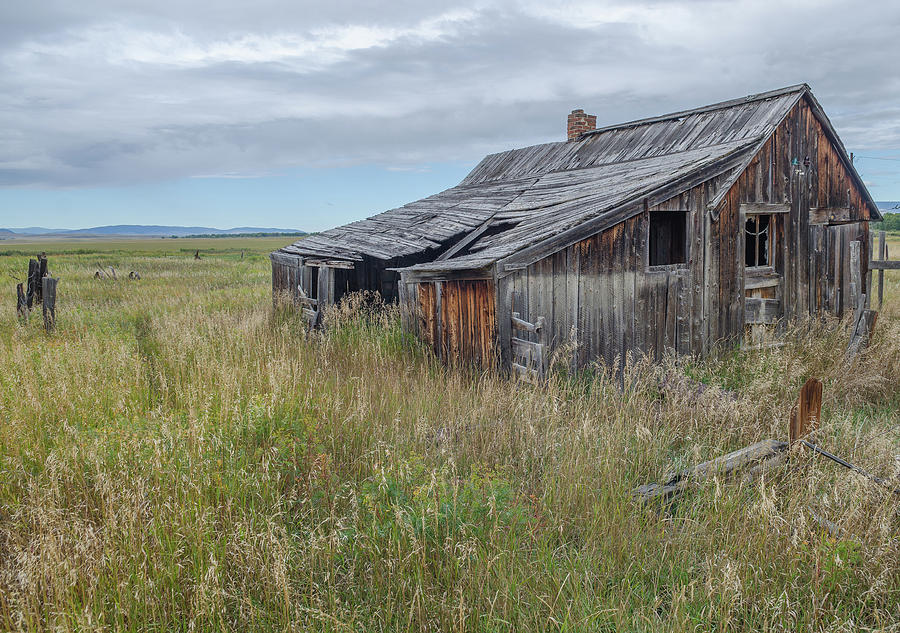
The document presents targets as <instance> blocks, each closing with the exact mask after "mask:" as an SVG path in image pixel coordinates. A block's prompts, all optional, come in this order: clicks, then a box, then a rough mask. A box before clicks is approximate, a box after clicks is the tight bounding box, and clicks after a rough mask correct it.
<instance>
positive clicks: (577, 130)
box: [566, 108, 597, 141]
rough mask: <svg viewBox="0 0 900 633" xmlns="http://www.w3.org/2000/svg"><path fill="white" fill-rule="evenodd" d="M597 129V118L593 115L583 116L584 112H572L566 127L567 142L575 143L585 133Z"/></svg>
mask: <svg viewBox="0 0 900 633" xmlns="http://www.w3.org/2000/svg"><path fill="white" fill-rule="evenodd" d="M596 129H597V117H596V115H593V114H585V113H584V110H581V109H580V108H579V109H578V110H572V113H571V114H570V115H569V119H568V121H567V125H566V134H567V136H568V140H570V141H575V140H578V137H579V136H580V135H582V134H584V133H585V132H590V131H591V130H596Z"/></svg>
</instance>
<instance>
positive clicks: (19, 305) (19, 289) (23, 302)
mask: <svg viewBox="0 0 900 633" xmlns="http://www.w3.org/2000/svg"><path fill="white" fill-rule="evenodd" d="M16 314H18V315H19V318H20V319H22V318H25V317H26V316H27V315H28V300H27V299H26V298H25V287H24V284H21V283H18V284H16Z"/></svg>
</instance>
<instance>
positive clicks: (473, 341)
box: [408, 279, 497, 368]
mask: <svg viewBox="0 0 900 633" xmlns="http://www.w3.org/2000/svg"><path fill="white" fill-rule="evenodd" d="M408 285H409V286H416V290H415V293H416V302H417V303H418V305H417V319H416V321H417V323H416V329H417V331H418V332H419V335H420V336H421V337H422V338H423V339H424V340H425V341H426V342H427V343H428V344H429V345H430V346H431V347H432V349H434V353H435V354H436V355H437V356H438V357H439V358H441V359H443V360H444V361H446V362H451V363H454V362H464V363H470V364H474V365H477V366H479V367H483V368H488V367H491V366H493V365H494V362H495V359H496V356H497V350H496V319H495V309H494V284H493V282H492V281H490V280H487V279H481V280H461V281H442V282H421V283H418V284H408Z"/></svg>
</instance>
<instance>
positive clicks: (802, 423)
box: [788, 378, 822, 446]
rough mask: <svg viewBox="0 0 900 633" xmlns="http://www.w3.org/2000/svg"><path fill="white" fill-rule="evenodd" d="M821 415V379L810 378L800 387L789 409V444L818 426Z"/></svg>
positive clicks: (792, 443)
mask: <svg viewBox="0 0 900 633" xmlns="http://www.w3.org/2000/svg"><path fill="white" fill-rule="evenodd" d="M821 417H822V381H821V380H819V379H818V378H810V379H809V380H807V381H806V383H805V384H804V385H803V387H802V388H801V389H800V395H799V396H798V397H797V403H796V404H795V405H794V408H793V409H791V423H790V427H789V429H788V439H789V443H790V445H791V446H793V445H794V442H796V441H797V440H800V439H802V438H804V437H806V436H807V435H809V434H810V433H811V432H812V431H814V430H816V428H818V426H819V419H820V418H821Z"/></svg>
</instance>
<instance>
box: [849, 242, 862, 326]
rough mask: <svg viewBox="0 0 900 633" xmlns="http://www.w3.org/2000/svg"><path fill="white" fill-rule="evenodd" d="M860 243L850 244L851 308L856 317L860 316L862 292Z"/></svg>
mask: <svg viewBox="0 0 900 633" xmlns="http://www.w3.org/2000/svg"><path fill="white" fill-rule="evenodd" d="M859 250H860V249H859V241H858V240H853V241H852V242H850V307H851V308H852V309H853V314H854V317H856V316H857V315H858V314H859V303H860V302H859V300H860V293H861V292H862V270H861V269H860V266H859Z"/></svg>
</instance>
